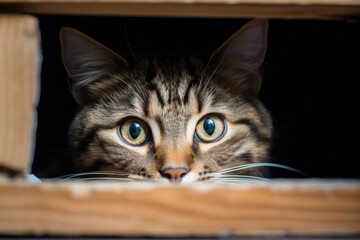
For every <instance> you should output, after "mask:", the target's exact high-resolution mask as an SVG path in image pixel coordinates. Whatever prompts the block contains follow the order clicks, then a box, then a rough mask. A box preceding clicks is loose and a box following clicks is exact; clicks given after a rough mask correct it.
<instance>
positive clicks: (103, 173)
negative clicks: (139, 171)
mask: <svg viewBox="0 0 360 240" xmlns="http://www.w3.org/2000/svg"><path fill="white" fill-rule="evenodd" d="M91 175H111V176H127V174H122V173H118V172H85V173H73V174H67V175H63V176H60V177H57V179H59V181H63V180H68V179H71V178H77V177H84V176H91Z"/></svg>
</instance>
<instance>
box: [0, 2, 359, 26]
mask: <svg viewBox="0 0 360 240" xmlns="http://www.w3.org/2000/svg"><path fill="white" fill-rule="evenodd" d="M0 8H1V9H2V10H3V11H6V12H21V13H35V14H76V15H112V16H157V17H159V16H160V17H222V18H224V17H225V18H239V17H242V18H285V19H333V20H336V19H346V20H350V21H352V20H356V19H357V20H358V19H359V18H360V1H359V0H0Z"/></svg>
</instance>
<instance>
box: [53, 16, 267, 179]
mask: <svg viewBox="0 0 360 240" xmlns="http://www.w3.org/2000/svg"><path fill="white" fill-rule="evenodd" d="M266 35H267V22H266V21H263V20H253V21H251V22H250V23H248V24H246V25H245V26H244V27H243V28H241V29H240V30H239V31H238V32H236V33H235V34H234V35H233V36H232V37H231V38H230V39H229V40H227V41H226V42H225V43H224V44H223V45H222V46H221V47H220V48H218V49H217V50H216V51H215V52H214V54H213V55H212V56H211V57H210V59H209V61H208V62H205V63H203V62H201V61H200V60H198V59H197V58H195V57H178V58H153V59H142V60H139V61H137V62H136V63H129V62H128V61H127V60H125V59H124V58H122V57H121V56H119V55H117V54H116V53H114V52H113V51H111V50H110V49H108V48H106V47H105V46H103V45H101V44H100V43H97V42H96V41H94V40H93V39H91V38H89V37H87V36H85V35H84V34H82V33H80V32H78V31H76V30H74V29H70V28H64V29H63V30H62V31H61V34H60V38H61V44H62V54H63V61H64V65H65V67H66V70H67V72H68V74H69V77H70V86H71V91H72V94H73V96H74V98H75V99H76V101H77V102H78V104H79V106H80V111H79V113H78V114H77V115H76V117H75V118H74V120H73V122H72V125H71V127H70V131H69V139H70V145H71V146H72V149H73V150H74V161H75V163H76V166H77V168H78V169H77V171H84V172H85V171H102V172H112V173H116V175H117V176H121V177H122V178H124V179H130V180H141V181H154V182H176V183H180V182H181V183H192V182H216V180H217V179H219V176H220V175H225V173H226V172H229V171H230V170H229V169H231V167H235V166H239V165H244V164H249V163H259V162H263V161H264V160H265V158H266V156H267V152H268V148H269V141H270V138H271V128H272V127H271V120H270V117H269V115H268V113H267V111H266V110H265V108H264V107H263V105H262V104H261V102H260V101H259V100H258V99H257V93H258V91H259V88H260V85H261V77H262V76H261V65H262V61H263V58H264V54H265V49H266ZM244 166H245V165H244ZM234 169H235V168H234ZM230 173H231V174H242V175H253V176H254V175H255V176H258V175H261V173H260V172H259V171H258V170H257V169H256V168H247V169H243V170H239V169H238V168H236V169H235V170H233V171H230Z"/></svg>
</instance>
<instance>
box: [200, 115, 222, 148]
mask: <svg viewBox="0 0 360 240" xmlns="http://www.w3.org/2000/svg"><path fill="white" fill-rule="evenodd" d="M225 129H226V124H225V120H224V119H223V118H222V117H220V116H219V115H217V114H209V115H206V116H205V117H203V118H201V119H200V121H199V122H198V123H197V125H196V128H195V136H196V137H197V138H198V139H199V140H201V141H203V142H215V141H218V140H220V139H221V138H222V137H223V135H224V133H225Z"/></svg>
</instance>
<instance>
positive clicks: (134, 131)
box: [129, 122, 141, 139]
mask: <svg viewBox="0 0 360 240" xmlns="http://www.w3.org/2000/svg"><path fill="white" fill-rule="evenodd" d="M129 132H130V136H131V137H132V138H133V139H136V138H138V137H139V135H140V132H141V126H140V124H139V123H137V122H132V123H131V125H130V129H129Z"/></svg>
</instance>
